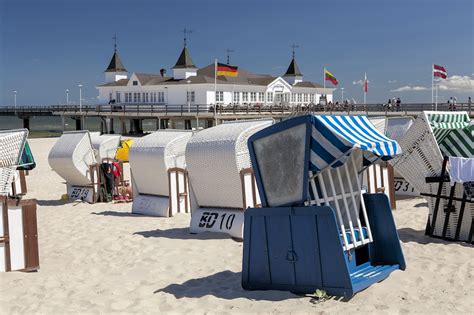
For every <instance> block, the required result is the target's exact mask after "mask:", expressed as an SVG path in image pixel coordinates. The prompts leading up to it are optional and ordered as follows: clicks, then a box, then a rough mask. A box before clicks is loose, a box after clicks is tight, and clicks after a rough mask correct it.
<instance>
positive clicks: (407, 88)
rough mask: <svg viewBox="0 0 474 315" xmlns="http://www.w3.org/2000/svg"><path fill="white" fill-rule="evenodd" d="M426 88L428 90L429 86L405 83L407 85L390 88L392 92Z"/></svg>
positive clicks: (423, 89) (424, 89)
mask: <svg viewBox="0 0 474 315" xmlns="http://www.w3.org/2000/svg"><path fill="white" fill-rule="evenodd" d="M426 90H428V88H427V87H424V86H410V85H405V86H402V87H399V88H398V89H394V90H390V92H411V91H426Z"/></svg>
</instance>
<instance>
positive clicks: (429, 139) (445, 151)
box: [391, 112, 474, 241]
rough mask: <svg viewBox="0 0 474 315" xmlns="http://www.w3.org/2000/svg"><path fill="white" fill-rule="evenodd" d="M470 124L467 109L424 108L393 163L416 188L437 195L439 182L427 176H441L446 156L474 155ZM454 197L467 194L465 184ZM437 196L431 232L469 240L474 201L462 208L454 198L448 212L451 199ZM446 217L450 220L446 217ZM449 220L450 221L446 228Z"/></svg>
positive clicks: (430, 220)
mask: <svg viewBox="0 0 474 315" xmlns="http://www.w3.org/2000/svg"><path fill="white" fill-rule="evenodd" d="M468 126H469V116H468V115H467V113H466V112H423V113H421V114H420V115H419V116H418V117H417V119H416V120H415V122H414V123H413V125H412V127H411V128H410V132H409V133H408V134H407V135H406V136H405V137H404V138H403V139H401V141H400V145H401V146H402V148H403V154H402V155H401V156H399V157H397V158H395V159H393V160H392V161H391V163H392V164H393V166H394V167H395V169H396V170H397V171H398V172H399V173H400V174H401V175H402V176H403V177H404V178H405V179H406V180H407V181H408V182H409V183H410V184H411V185H412V186H413V187H414V188H415V189H416V190H418V191H420V192H421V193H422V194H429V195H432V196H433V195H436V194H437V193H438V188H439V183H435V182H431V183H427V180H426V179H427V178H429V177H431V178H434V177H439V176H440V174H441V172H442V168H443V159H444V157H446V156H463V157H470V158H472V157H474V149H473V143H474V142H473V137H472V134H471V132H472V130H471V129H472V127H468ZM469 128H471V129H469ZM458 186H459V185H458ZM449 190H450V188H449V183H447V182H446V183H444V184H443V187H442V191H441V194H442V195H444V196H446V195H447V194H448V191H449ZM453 197H455V198H459V199H462V198H463V190H462V189H461V187H456V189H455V191H454V195H453ZM436 199H437V198H434V197H427V200H428V205H429V207H430V215H429V218H428V223H427V226H428V227H429V229H428V228H427V232H428V230H430V232H429V233H428V234H430V235H432V236H440V237H443V238H447V239H456V240H463V241H465V240H467V239H468V238H469V234H470V232H471V226H472V222H473V220H474V219H473V218H474V204H473V203H467V204H465V205H464V210H463V211H461V208H462V202H459V201H457V202H454V203H453V204H452V205H451V206H452V207H451V208H452V209H451V210H449V215H447V212H446V211H444V210H445V209H447V208H448V200H446V199H441V200H438V201H437V200H436ZM437 203H438V207H436V204H437ZM435 208H438V209H441V210H440V211H436V215H435ZM461 212H463V215H462V216H460V213H461ZM446 218H447V219H448V220H445V219H446ZM446 221H448V223H447V225H446V228H445V224H444V222H446ZM433 223H437V224H433ZM458 225H459V226H460V228H458Z"/></svg>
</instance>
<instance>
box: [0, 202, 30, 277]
mask: <svg viewBox="0 0 474 315" xmlns="http://www.w3.org/2000/svg"><path fill="white" fill-rule="evenodd" d="M0 210H1V214H0V220H1V222H0V271H35V270H38V269H39V254H38V231H37V220H36V200H34V199H28V200H26V199H25V200H19V199H12V198H7V197H4V196H0Z"/></svg>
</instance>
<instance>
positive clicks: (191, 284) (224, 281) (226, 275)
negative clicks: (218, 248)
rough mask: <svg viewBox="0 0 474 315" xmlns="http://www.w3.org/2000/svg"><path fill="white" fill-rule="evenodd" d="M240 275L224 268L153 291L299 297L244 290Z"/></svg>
mask: <svg viewBox="0 0 474 315" xmlns="http://www.w3.org/2000/svg"><path fill="white" fill-rule="evenodd" d="M199 235H201V234H199ZM241 277H242V275H241V273H240V272H233V271H229V270H225V271H221V272H218V273H215V274H212V275H208V276H205V277H202V278H196V279H190V280H187V281H185V282H183V283H181V284H177V283H172V284H170V285H168V286H166V287H164V288H162V289H158V290H156V291H154V292H153V293H154V294H157V293H161V292H164V293H168V294H172V295H173V296H174V297H175V298H177V299H180V298H201V297H204V296H206V295H213V296H215V297H217V298H221V299H226V300H233V299H238V298H247V299H249V300H266V301H283V300H288V299H295V298H300V296H298V295H295V294H292V293H290V292H285V291H246V290H244V289H242V287H241V285H240V281H241Z"/></svg>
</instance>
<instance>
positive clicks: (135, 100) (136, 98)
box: [133, 93, 139, 103]
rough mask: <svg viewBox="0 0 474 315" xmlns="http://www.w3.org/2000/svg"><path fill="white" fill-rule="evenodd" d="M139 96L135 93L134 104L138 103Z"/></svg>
mask: <svg viewBox="0 0 474 315" xmlns="http://www.w3.org/2000/svg"><path fill="white" fill-rule="evenodd" d="M137 95H139V94H138V93H133V102H134V103H136V102H138V97H137Z"/></svg>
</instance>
